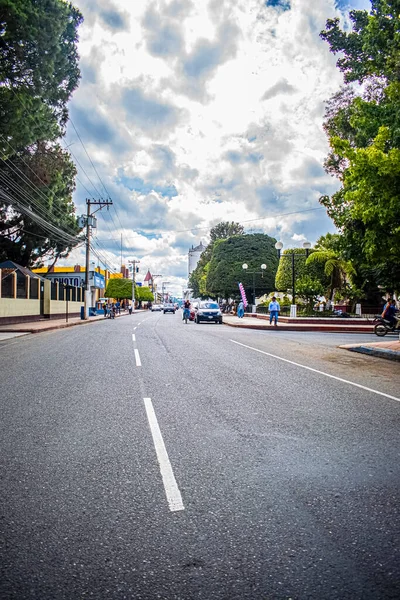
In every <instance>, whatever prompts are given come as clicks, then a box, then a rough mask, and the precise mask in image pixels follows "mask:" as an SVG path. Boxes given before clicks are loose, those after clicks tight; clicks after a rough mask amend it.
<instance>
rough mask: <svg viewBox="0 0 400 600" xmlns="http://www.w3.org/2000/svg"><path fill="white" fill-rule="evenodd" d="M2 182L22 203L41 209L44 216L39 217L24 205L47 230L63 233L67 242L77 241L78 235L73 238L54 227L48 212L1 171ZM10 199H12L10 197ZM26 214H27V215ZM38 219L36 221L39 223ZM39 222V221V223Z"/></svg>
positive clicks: (0, 178)
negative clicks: (26, 202)
mask: <svg viewBox="0 0 400 600" xmlns="http://www.w3.org/2000/svg"><path fill="white" fill-rule="evenodd" d="M0 180H1V181H2V182H3V184H4V185H5V186H6V187H7V188H8V189H10V188H11V190H12V191H13V192H14V194H17V196H19V198H20V202H21V199H23V200H27V201H28V203H29V204H31V205H32V204H33V206H35V208H37V209H39V212H42V215H38V214H36V213H35V212H34V211H32V209H30V208H29V206H26V205H25V204H23V206H24V207H25V208H27V209H29V210H30V211H31V214H32V215H35V216H36V217H37V219H41V223H42V224H43V223H44V224H45V226H46V228H47V229H50V230H53V231H55V232H57V233H58V232H60V231H62V232H63V235H64V236H65V240H67V241H68V240H69V241H70V240H71V239H77V238H76V235H73V236H71V235H70V234H69V233H68V232H66V231H65V230H63V229H60V228H59V227H57V226H56V225H54V224H53V223H51V222H49V220H48V214H47V213H46V211H42V210H41V208H42V207H41V206H40V205H38V206H37V205H36V204H35V202H34V201H33V199H32V197H31V196H29V195H27V193H26V192H25V190H24V189H23V188H21V187H20V186H19V185H18V184H17V183H15V181H13V180H12V179H10V178H9V177H8V176H7V175H5V174H4V173H1V171H0ZM10 198H12V197H11V196H10ZM14 204H15V199H14ZM25 214H26V213H25ZM37 219H36V221H37ZM37 222H38V221H37Z"/></svg>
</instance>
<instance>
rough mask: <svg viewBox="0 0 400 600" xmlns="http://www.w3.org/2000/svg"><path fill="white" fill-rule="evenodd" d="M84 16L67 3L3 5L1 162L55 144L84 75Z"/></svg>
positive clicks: (6, 1)
mask: <svg viewBox="0 0 400 600" xmlns="http://www.w3.org/2000/svg"><path fill="white" fill-rule="evenodd" d="M81 22H82V15H81V14H80V12H79V11H78V10H77V9H76V8H75V7H74V6H73V5H72V4H71V3H70V2H65V1H64V0H35V1H34V2H33V1H32V0H1V1H0V32H1V35H0V53H1V62H0V83H1V85H0V156H3V158H6V157H7V156H10V155H12V154H14V152H15V151H16V150H18V149H21V148H25V147H28V146H31V145H32V144H33V143H34V142H37V141H43V140H47V141H49V140H55V139H56V138H57V137H59V136H60V134H61V133H62V130H63V128H64V126H65V124H66V122H67V119H68V111H67V102H68V100H69V99H70V97H71V94H72V92H73V91H74V90H75V88H76V87H77V85H78V81H79V77H80V72H79V67H78V53H77V45H76V43H77V30H78V27H79V25H80V23H81Z"/></svg>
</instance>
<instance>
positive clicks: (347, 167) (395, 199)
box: [321, 0, 400, 288]
mask: <svg viewBox="0 0 400 600" xmlns="http://www.w3.org/2000/svg"><path fill="white" fill-rule="evenodd" d="M371 4H372V10H371V13H370V14H368V13H367V11H351V12H350V19H351V21H352V24H353V28H352V31H349V32H345V31H343V30H342V29H341V28H340V23H339V20H338V19H333V20H328V21H327V26H326V30H325V31H323V32H322V33H321V37H322V38H323V39H325V40H326V41H327V42H328V43H329V45H330V48H331V51H332V52H333V53H337V52H340V53H341V57H340V58H339V60H338V62H337V65H338V67H339V69H340V70H341V71H343V73H344V77H345V82H346V85H345V87H344V88H343V89H342V90H340V91H339V92H338V93H337V94H335V96H334V97H333V98H332V99H331V101H330V102H329V103H328V106H327V111H326V116H325V123H324V128H325V131H326V133H327V135H328V137H329V141H330V146H331V151H330V154H329V156H328V157H327V160H326V162H325V168H326V170H327V172H328V173H331V174H332V175H334V176H336V177H337V178H338V179H339V181H340V183H341V187H340V189H339V190H338V191H337V192H336V193H335V194H333V195H332V196H331V197H329V196H324V197H323V198H321V203H322V204H323V205H324V206H326V208H327V211H328V214H329V216H330V217H331V218H332V219H333V221H334V223H335V225H336V226H337V227H338V229H339V230H340V231H341V232H342V234H343V241H344V243H343V252H344V254H345V258H347V259H351V260H352V262H353V263H354V265H355V266H356V269H357V271H358V272H359V273H365V274H367V273H369V275H370V276H371V274H373V275H374V276H375V277H376V278H377V280H378V282H379V283H380V284H381V285H385V286H390V287H392V288H398V287H399V281H400V263H399V261H398V248H399V247H400V68H399V65H400V38H399V34H398V32H399V30H400V12H399V3H398V0H372V2H371ZM352 82H357V83H359V84H363V86H362V87H360V88H357V89H355V88H352V87H351V86H350V84H351V83H352Z"/></svg>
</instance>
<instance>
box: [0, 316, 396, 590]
mask: <svg viewBox="0 0 400 600" xmlns="http://www.w3.org/2000/svg"><path fill="white" fill-rule="evenodd" d="M335 338H336V339H335ZM353 340H354V341H356V336H353V335H352V336H351V341H353ZM362 340H363V341H365V340H366V338H365V336H362ZM346 342H347V339H346V336H336V335H335V336H333V335H332V334H326V335H325V336H324V335H321V334H308V333H297V332H287V333H285V334H282V332H279V333H274V332H259V331H249V330H243V331H242V330H238V329H232V328H229V327H225V326H220V325H210V324H204V325H196V324H194V323H189V324H187V325H185V324H184V323H182V321H181V315H180V314H179V313H177V314H176V315H172V314H167V315H163V314H159V313H153V314H151V313H149V314H147V313H146V314H143V313H141V314H135V315H132V316H131V317H125V318H121V319H116V320H114V321H109V320H105V321H104V322H97V323H93V324H90V325H87V326H86V325H85V326H80V327H75V328H70V329H64V330H59V331H55V332H49V333H44V334H40V335H33V336H23V337H21V338H17V339H13V340H9V341H7V340H6V341H4V342H2V344H1V346H0V357H1V372H0V384H1V388H0V389H1V405H2V420H1V442H0V443H1V446H0V449H1V461H2V489H3V493H2V499H1V528H2V540H3V544H2V549H1V555H0V559H1V560H0V565H1V566H0V569H1V583H0V596H1V598H5V599H18V600H24V599H28V598H29V599H31V598H32V599H37V600H47V599H58V598H61V599H63V598H66V599H81V598H96V599H103V598H117V599H123V598H128V599H135V600H136V599H157V598H161V599H182V600H183V599H184V600H187V599H197V598H199V599H204V600H214V599H226V600H232V599H262V600H266V599H268V600H269V599H275V598H276V599H289V598H291V599H295V598H296V599H297V598H299V599H303V598H304V599H306V598H307V599H309V598H316V599H317V598H318V599H346V598H351V599H352V600H356V599H360V600H361V599H363V600H365V599H369V598H371V599H374V600H376V599H380V598H385V599H386V598H396V599H397V598H398V597H399V596H400V560H399V537H400V536H399V501H398V499H399V480H400V478H399V474H400V473H399V471H400V468H399V447H400V444H399V434H398V431H399V411H400V370H399V368H398V366H397V364H396V363H391V362H390V361H382V360H381V359H377V358H373V357H369V356H363V355H354V354H352V353H349V352H346V351H344V350H339V349H337V348H336V344H340V343H346Z"/></svg>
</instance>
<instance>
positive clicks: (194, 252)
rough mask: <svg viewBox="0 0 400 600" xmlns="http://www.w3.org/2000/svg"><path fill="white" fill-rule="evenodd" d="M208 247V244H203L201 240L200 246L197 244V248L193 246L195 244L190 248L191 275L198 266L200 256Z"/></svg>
mask: <svg viewBox="0 0 400 600" xmlns="http://www.w3.org/2000/svg"><path fill="white" fill-rule="evenodd" d="M206 248H207V246H203V242H200V244H199V245H198V246H196V248H193V246H192V247H191V248H190V250H189V253H188V255H189V277H190V275H191V274H192V273H193V271H194V270H195V268H196V267H197V263H198V262H199V258H200V256H201V254H202V252H204V250H205V249H206Z"/></svg>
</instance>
